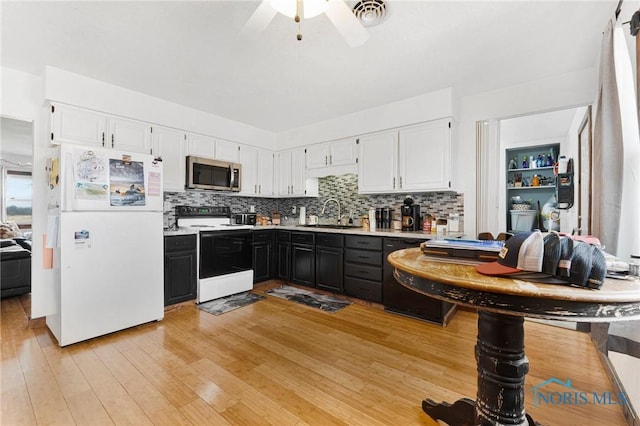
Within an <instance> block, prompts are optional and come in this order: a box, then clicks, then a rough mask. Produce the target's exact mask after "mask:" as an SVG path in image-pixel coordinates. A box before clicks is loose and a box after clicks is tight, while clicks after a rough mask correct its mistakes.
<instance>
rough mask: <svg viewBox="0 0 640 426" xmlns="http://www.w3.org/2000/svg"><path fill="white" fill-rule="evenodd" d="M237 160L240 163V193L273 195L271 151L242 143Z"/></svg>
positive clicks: (257, 195) (256, 195) (272, 156)
mask: <svg viewBox="0 0 640 426" xmlns="http://www.w3.org/2000/svg"><path fill="white" fill-rule="evenodd" d="M239 160H240V164H241V165H242V178H241V181H240V186H241V190H240V195H247V196H253V197H271V196H273V195H274V186H273V161H274V154H273V152H271V151H268V150H266V149H261V148H255V147H252V146H246V145H243V146H241V147H240V157H239Z"/></svg>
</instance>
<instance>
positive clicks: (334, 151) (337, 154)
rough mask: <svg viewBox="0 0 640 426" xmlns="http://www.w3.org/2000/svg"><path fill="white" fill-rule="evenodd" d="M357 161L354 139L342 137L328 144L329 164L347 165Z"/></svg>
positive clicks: (356, 148) (356, 145) (356, 146)
mask: <svg viewBox="0 0 640 426" xmlns="http://www.w3.org/2000/svg"><path fill="white" fill-rule="evenodd" d="M357 161H358V144H357V141H356V139H354V138H349V139H342V140H339V141H335V142H331V143H330V144H329V165H330V166H349V165H355V164H356V162H357Z"/></svg>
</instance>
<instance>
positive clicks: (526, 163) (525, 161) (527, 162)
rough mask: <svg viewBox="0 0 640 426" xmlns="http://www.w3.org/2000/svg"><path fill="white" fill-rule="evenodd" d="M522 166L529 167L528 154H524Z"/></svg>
mask: <svg viewBox="0 0 640 426" xmlns="http://www.w3.org/2000/svg"><path fill="white" fill-rule="evenodd" d="M522 168H523V169H528V168H529V160H527V156H526V155H523V156H522Z"/></svg>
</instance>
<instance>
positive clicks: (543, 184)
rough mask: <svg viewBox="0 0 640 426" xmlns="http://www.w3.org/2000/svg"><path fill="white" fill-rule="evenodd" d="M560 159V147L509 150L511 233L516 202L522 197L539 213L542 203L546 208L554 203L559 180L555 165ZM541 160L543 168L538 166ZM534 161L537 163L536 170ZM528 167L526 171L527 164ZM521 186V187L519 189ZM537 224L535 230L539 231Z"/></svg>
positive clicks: (508, 190)
mask: <svg viewBox="0 0 640 426" xmlns="http://www.w3.org/2000/svg"><path fill="white" fill-rule="evenodd" d="M559 155H560V143H551V144H544V145H535V146H528V147H518V148H512V149H506V150H505V161H506V164H505V172H506V182H507V190H506V197H507V199H506V206H507V211H506V212H505V213H506V216H507V229H508V230H513V228H512V223H511V210H512V208H513V207H512V198H513V197H516V196H520V198H521V199H522V200H523V201H525V202H530V203H531V209H533V210H537V208H538V203H540V207H542V206H543V205H544V204H545V203H546V202H547V201H549V199H554V197H555V190H556V179H555V176H554V174H553V165H547V164H549V163H551V162H553V163H555V161H556V160H557V158H558V156H559ZM538 158H540V160H541V161H542V163H541V164H542V165H541V166H538V164H537V160H538ZM531 160H533V162H534V163H535V166H534V167H532V164H531ZM525 161H526V163H527V166H528V167H523V162H525ZM518 185H519V186H518ZM536 224H537V221H534V224H533V227H534V228H535V227H537V225H536Z"/></svg>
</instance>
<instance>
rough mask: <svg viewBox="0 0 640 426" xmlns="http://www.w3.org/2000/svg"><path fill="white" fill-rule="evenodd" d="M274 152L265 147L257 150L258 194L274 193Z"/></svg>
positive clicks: (270, 194)
mask: <svg viewBox="0 0 640 426" xmlns="http://www.w3.org/2000/svg"><path fill="white" fill-rule="evenodd" d="M273 163H274V154H273V152H271V151H267V150H265V149H259V150H258V194H259V195H262V196H265V197H270V196H273V195H275V190H274V184H273V180H274V176H273V168H274V164H273Z"/></svg>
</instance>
